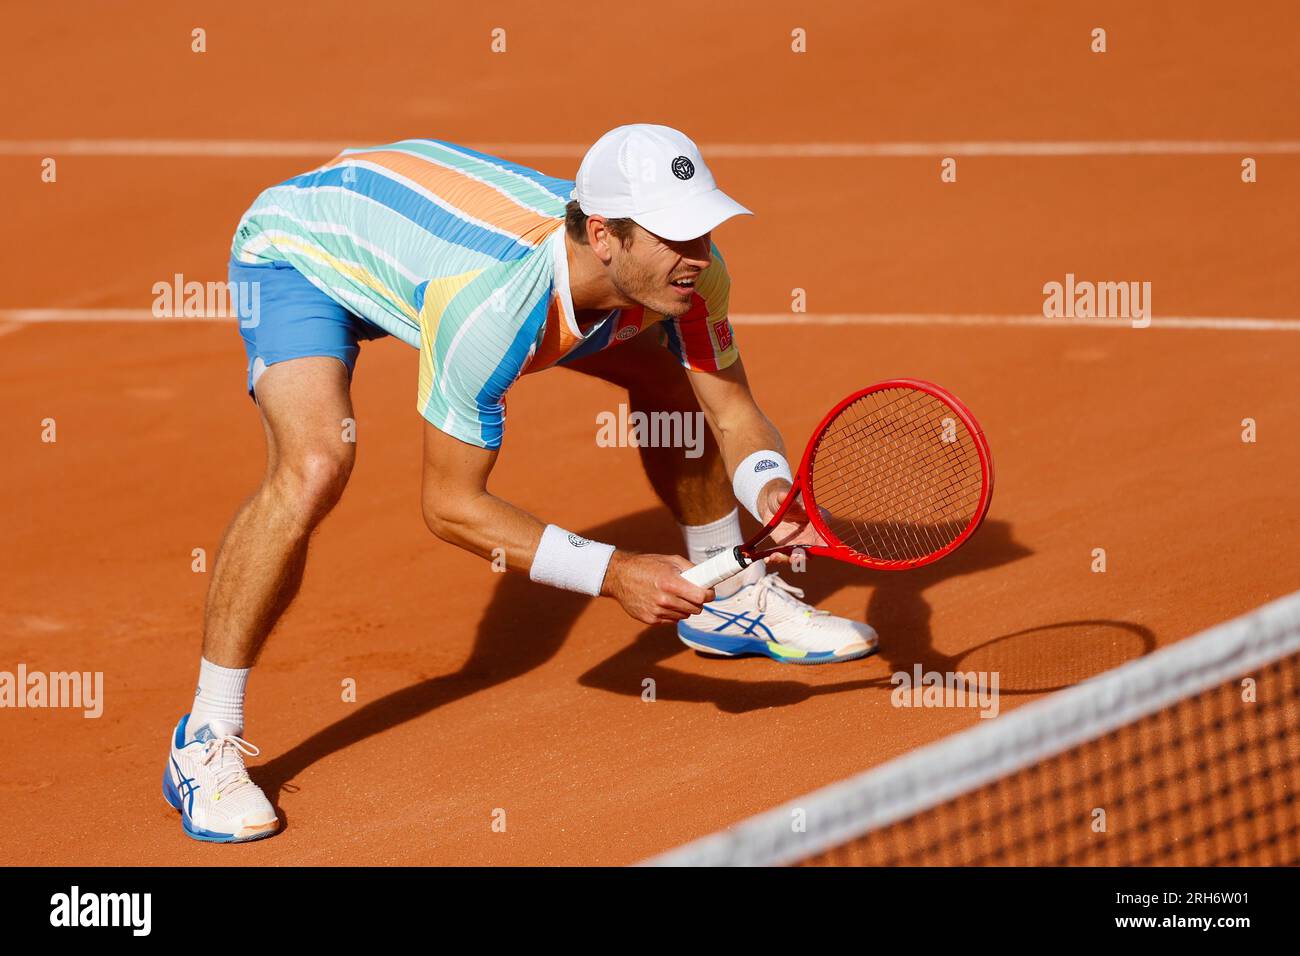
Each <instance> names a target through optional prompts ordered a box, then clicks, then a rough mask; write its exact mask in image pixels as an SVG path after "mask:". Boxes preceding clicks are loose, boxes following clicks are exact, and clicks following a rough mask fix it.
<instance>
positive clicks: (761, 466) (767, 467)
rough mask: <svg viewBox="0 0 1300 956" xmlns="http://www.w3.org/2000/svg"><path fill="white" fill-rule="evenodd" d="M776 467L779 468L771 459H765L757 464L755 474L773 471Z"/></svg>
mask: <svg viewBox="0 0 1300 956" xmlns="http://www.w3.org/2000/svg"><path fill="white" fill-rule="evenodd" d="M776 467H778V465H777V463H776V462H774V461H773V460H772V459H771V458H764V459H763V460H762V461H759V462H755V464H754V474H756V475H757V474H758V473H759V472H760V471H771V470H772V469H773V468H776Z"/></svg>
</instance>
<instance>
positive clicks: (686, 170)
mask: <svg viewBox="0 0 1300 956" xmlns="http://www.w3.org/2000/svg"><path fill="white" fill-rule="evenodd" d="M673 175H674V176H676V177H677V178H678V179H690V178H691V177H692V176H694V175H695V164H694V163H693V162H691V161H690V160H689V159H687V158H686V157H685V156H678V157H677V158H676V159H674V160H673Z"/></svg>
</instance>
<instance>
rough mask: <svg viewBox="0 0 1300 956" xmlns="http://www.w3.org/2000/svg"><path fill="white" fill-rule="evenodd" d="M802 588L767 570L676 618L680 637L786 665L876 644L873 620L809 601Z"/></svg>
mask: <svg viewBox="0 0 1300 956" xmlns="http://www.w3.org/2000/svg"><path fill="white" fill-rule="evenodd" d="M802 597H803V591H801V590H800V589H799V588H796V587H792V586H790V585H789V584H786V583H785V582H784V581H782V580H781V578H780V577H779V576H778V575H777V574H776V573H772V574H767V575H765V576H764V577H762V578H759V580H758V581H756V582H755V583H753V584H748V585H746V586H745V587H743V588H741V589H740V590H739V591H737V592H736V593H735V594H732V595H730V596H729V597H726V598H722V599H720V600H717V601H713V602H712V603H710V604H706V605H704V610H703V611H702V612H700V613H699V614H693V615H691V616H690V617H688V618H687V619H686V620H684V621H679V622H678V623H677V636H678V637H679V638H681V641H682V643H683V644H685V645H686V646H687V647H693V648H695V649H696V650H697V651H702V652H704V653H705V654H718V655H721V656H723V657H736V656H738V655H741V654H766V655H767V656H768V657H770V658H772V659H773V660H778V661H782V662H784V663H787V664H829V663H832V662H836V661H851V660H853V659H855V658H858V657H865V656H866V655H868V654H870V653H872V652H873V651H875V649H876V645H877V642H878V638H877V636H876V632H875V630H874V629H873V628H872V627H871V625H869V624H866V623H864V622H862V621H851V620H849V619H848V618H845V617H836V616H835V615H834V614H831V613H830V612H829V611H821V610H818V609H817V608H815V607H812V606H811V605H808V604H805V603H804V602H803V601H801V600H800V598H802Z"/></svg>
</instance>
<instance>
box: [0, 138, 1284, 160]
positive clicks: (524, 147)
mask: <svg viewBox="0 0 1300 956" xmlns="http://www.w3.org/2000/svg"><path fill="white" fill-rule="evenodd" d="M356 145H358V142H355V141H354V142H345V141H342V140H338V141H331V140H254V139H49V140H16V139H7V140H0V156H175V157H220V158H252V159H256V158H275V157H307V158H329V157H331V156H334V155H337V154H338V153H339V152H341V151H342V150H344V149H346V148H348V147H350V146H356ZM466 145H468V146H470V148H472V149H478V150H481V151H483V152H486V153H492V154H494V155H507V156H508V155H523V156H540V157H554V158H575V159H576V158H579V157H581V156H582V155H583V154H584V153H585V152H586V150H587V145H588V144H584V143H469V144H466ZM701 148H702V149H703V151H704V153H705V155H707V156H709V157H710V158H715V157H716V158H720V159H870V158H885V157H941V156H1212V155H1265V154H1268V155H1277V154H1284V155H1296V154H1300V140H1167V139H1134V140H957V141H940V142H893V143H834V142H808V143H704V144H702V146H701Z"/></svg>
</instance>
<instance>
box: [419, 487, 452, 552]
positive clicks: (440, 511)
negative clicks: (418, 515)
mask: <svg viewBox="0 0 1300 956" xmlns="http://www.w3.org/2000/svg"><path fill="white" fill-rule="evenodd" d="M420 505H421V507H422V509H423V511H424V524H425V527H427V528H428V529H429V530H430V531H432V532H433V533H434V535H435V536H436V537H438V538H441V539H442V540H443V541H451V540H453V538H454V535H453V533H452V528H453V527H454V526H455V525H456V521H455V518H454V516H453V515H452V513H451V511H450V509H448V508H447V507H446V503H445V502H443V501H442V500H441V499H440V498H439V497H437V496H436V495H433V494H430V493H428V492H426V493H425V494H424V496H423V497H422V498H421V500H420Z"/></svg>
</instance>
